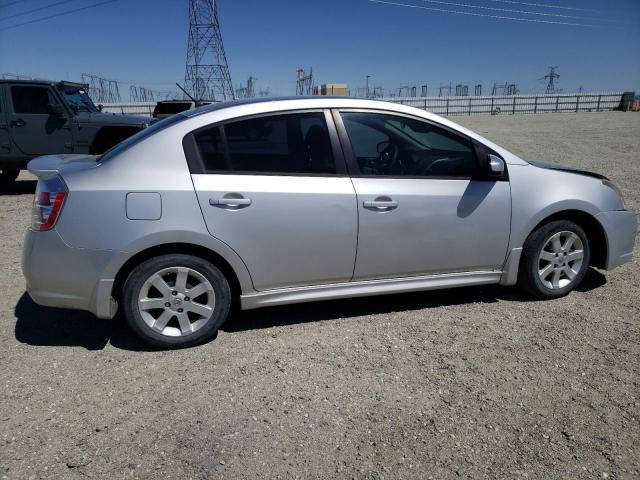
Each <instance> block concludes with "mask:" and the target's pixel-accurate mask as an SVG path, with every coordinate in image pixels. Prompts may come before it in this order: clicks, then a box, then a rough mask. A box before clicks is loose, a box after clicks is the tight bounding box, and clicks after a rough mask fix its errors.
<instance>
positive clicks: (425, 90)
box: [422, 84, 428, 97]
mask: <svg viewBox="0 0 640 480" xmlns="http://www.w3.org/2000/svg"><path fill="white" fill-rule="evenodd" d="M427 93H428V88H427V85H426V84H425V85H422V96H423V97H428V95H427Z"/></svg>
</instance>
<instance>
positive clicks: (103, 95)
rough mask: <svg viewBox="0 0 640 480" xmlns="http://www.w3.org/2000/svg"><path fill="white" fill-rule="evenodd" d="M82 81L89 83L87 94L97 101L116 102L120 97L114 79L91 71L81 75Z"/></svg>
mask: <svg viewBox="0 0 640 480" xmlns="http://www.w3.org/2000/svg"><path fill="white" fill-rule="evenodd" d="M81 77H82V83H86V84H87V85H89V96H90V97H91V98H92V99H93V101H94V102H98V103H118V102H120V101H122V100H121V98H120V88H119V87H118V82H117V81H116V80H109V79H107V78H102V77H99V76H97V75H92V74H91V73H83V74H82V75H81Z"/></svg>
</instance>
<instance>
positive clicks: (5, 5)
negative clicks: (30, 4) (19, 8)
mask: <svg viewBox="0 0 640 480" xmlns="http://www.w3.org/2000/svg"><path fill="white" fill-rule="evenodd" d="M25 1H27V0H16V1H15V2H10V3H5V4H4V5H0V7H10V6H11V5H15V4H16V3H23V2H25Z"/></svg>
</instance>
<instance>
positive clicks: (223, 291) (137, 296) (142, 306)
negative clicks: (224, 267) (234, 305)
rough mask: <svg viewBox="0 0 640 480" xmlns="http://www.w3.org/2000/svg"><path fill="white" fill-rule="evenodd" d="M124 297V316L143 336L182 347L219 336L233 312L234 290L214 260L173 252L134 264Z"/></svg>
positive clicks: (164, 346) (147, 339) (154, 341)
mask: <svg viewBox="0 0 640 480" xmlns="http://www.w3.org/2000/svg"><path fill="white" fill-rule="evenodd" d="M122 299H123V310H124V314H125V318H126V319H127V322H128V323H129V325H130V326H131V328H132V329H133V330H134V331H135V332H136V333H137V334H138V335H139V336H140V338H142V339H143V340H144V341H146V342H148V343H150V344H152V345H155V346H158V347H162V348H182V347H189V346H193V345H196V344H199V343H202V342H204V341H206V340H209V339H211V338H212V337H213V336H214V335H215V333H216V332H217V330H218V328H220V326H221V325H222V324H223V323H224V321H225V320H226V318H227V314H228V313H229V306H230V303H231V293H230V289H229V283H228V282H227V279H226V278H225V276H224V275H223V274H222V272H220V270H218V269H217V268H216V267H215V265H213V264H211V263H210V262H208V261H206V260H203V259H202V258H199V257H194V256H191V255H184V254H170V255H162V256H159V257H154V258H151V259H149V260H146V261H145V262H142V263H141V264H140V265H138V266H137V267H136V268H134V269H133V271H132V272H131V273H130V274H129V277H128V278H127V280H126V282H125V284H124V290H123V295H122Z"/></svg>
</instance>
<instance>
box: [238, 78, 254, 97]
mask: <svg viewBox="0 0 640 480" xmlns="http://www.w3.org/2000/svg"><path fill="white" fill-rule="evenodd" d="M256 80H257V78H256V77H254V76H253V75H249V78H248V79H247V86H246V87H243V86H240V88H238V89H237V90H236V98H253V97H255V94H254V92H253V87H254V83H255V81H256Z"/></svg>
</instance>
